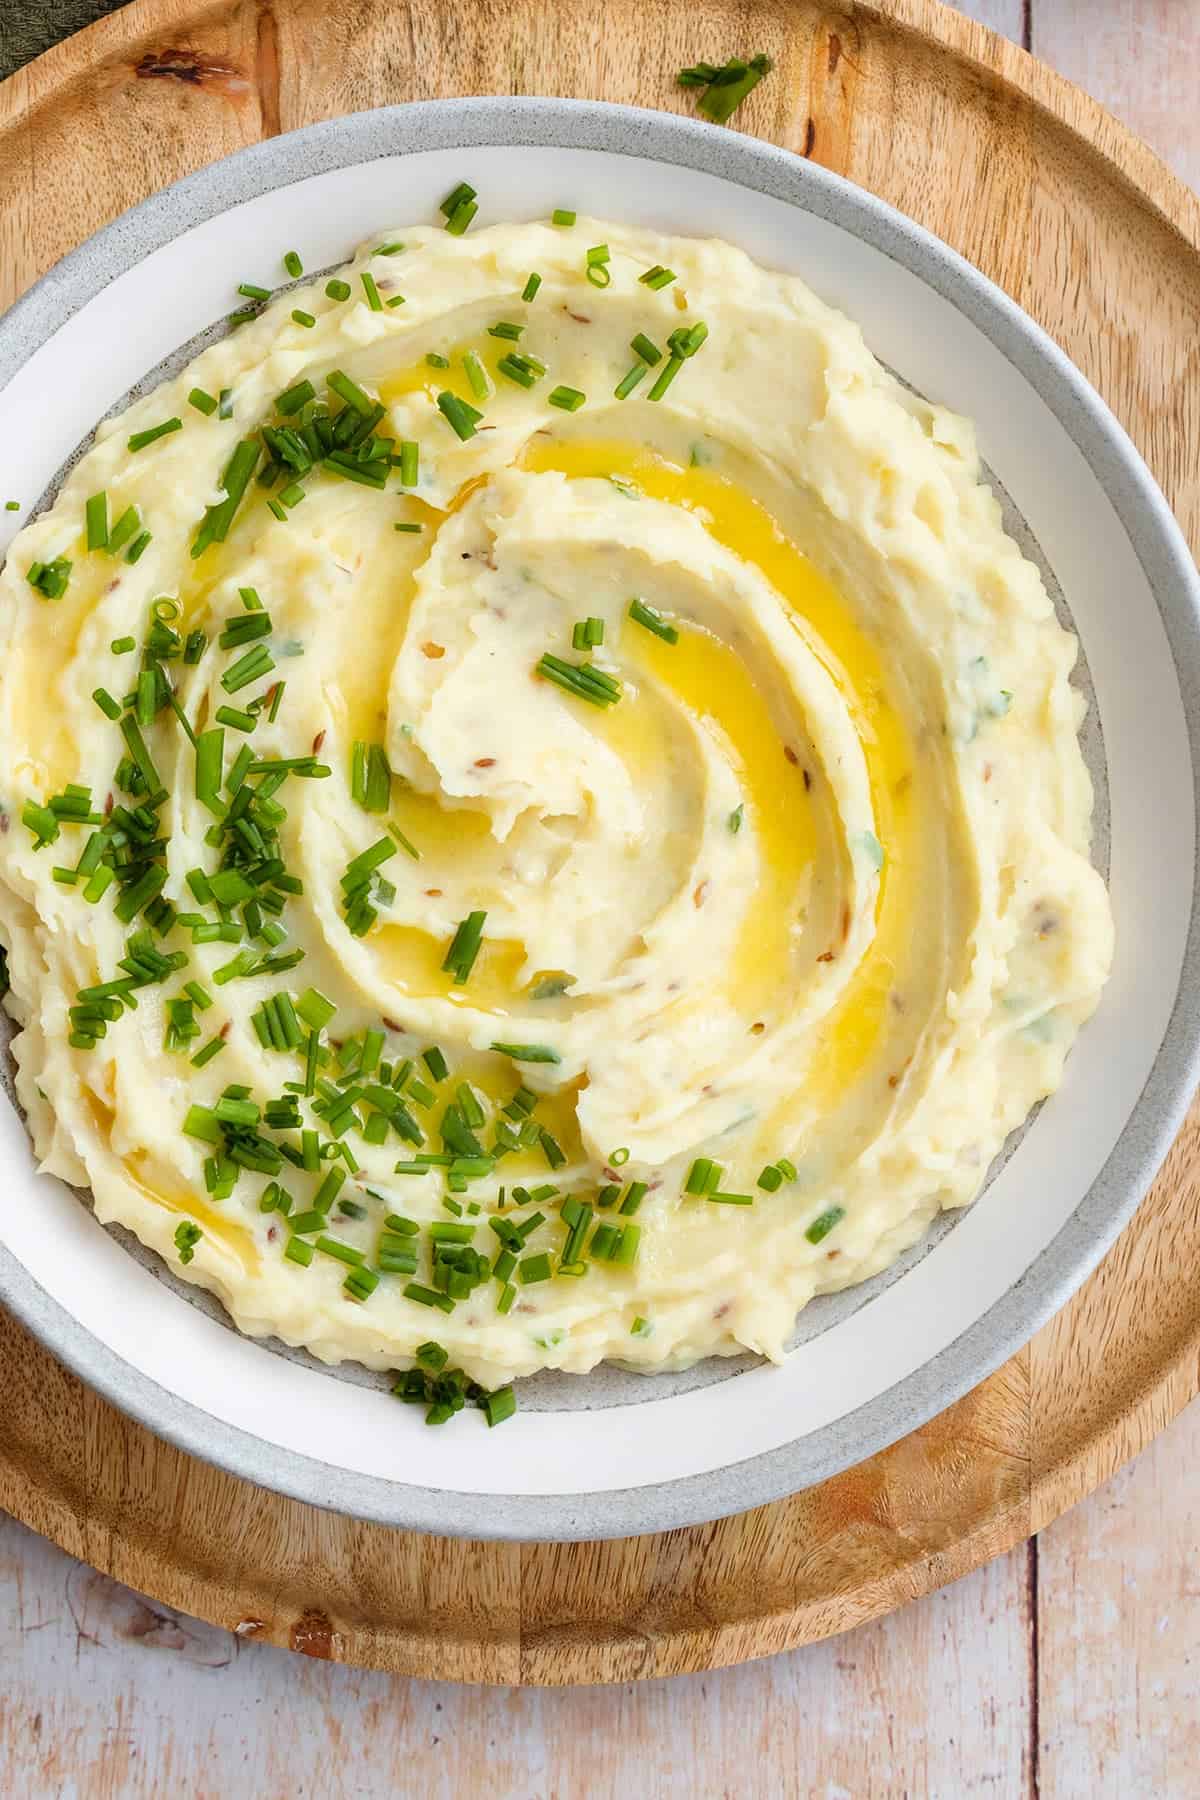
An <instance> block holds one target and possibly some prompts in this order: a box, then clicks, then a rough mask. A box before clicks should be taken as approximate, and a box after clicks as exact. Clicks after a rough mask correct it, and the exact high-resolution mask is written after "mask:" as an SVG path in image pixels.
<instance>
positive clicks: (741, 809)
mask: <svg viewBox="0 0 1200 1800" xmlns="http://www.w3.org/2000/svg"><path fill="white" fill-rule="evenodd" d="M745 817H746V803H745V801H744V800H742V801H739V802H738V804H737V805H736V806H735V807H734V809H733V811H732V812H731V813H730V815H729V821H728V823H729V829H730V831H731V832H732V833H733V835H734V836H735V837H736V836H737V834H738V832H739V831H740V830H741V829H742V822H743V820H744V819H745Z"/></svg>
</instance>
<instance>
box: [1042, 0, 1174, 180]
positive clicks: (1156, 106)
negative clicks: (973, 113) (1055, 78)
mask: <svg viewBox="0 0 1200 1800" xmlns="http://www.w3.org/2000/svg"><path fill="white" fill-rule="evenodd" d="M1033 51H1034V54H1035V56H1040V57H1043V58H1044V59H1045V60H1046V61H1047V62H1048V63H1050V64H1051V65H1052V66H1053V67H1054V68H1055V69H1058V70H1059V71H1060V73H1062V74H1063V75H1066V76H1067V77H1068V78H1069V79H1070V80H1071V81H1076V82H1078V83H1079V85H1080V87H1082V88H1084V89H1085V90H1086V92H1087V93H1089V94H1091V95H1093V96H1094V98H1095V99H1097V100H1099V101H1100V102H1101V104H1102V105H1103V106H1107V107H1108V108H1109V109H1110V110H1111V111H1112V112H1114V113H1115V114H1116V116H1117V118H1118V119H1120V120H1121V121H1122V122H1123V123H1124V124H1126V125H1128V126H1129V127H1130V129H1131V130H1133V131H1136V132H1137V134H1138V136H1139V137H1141V138H1144V139H1145V141H1146V142H1147V143H1148V144H1149V145H1150V146H1151V148H1152V149H1154V150H1157V152H1158V154H1159V155H1160V156H1161V157H1163V158H1164V159H1165V161H1166V162H1167V163H1169V164H1170V166H1171V168H1172V169H1174V171H1175V173H1176V174H1177V175H1180V176H1182V177H1183V179H1184V180H1185V181H1187V182H1190V183H1191V185H1192V186H1193V187H1195V188H1200V103H1198V101H1197V78H1198V76H1200V7H1197V5H1196V4H1195V0H1102V3H1101V4H1100V5H1097V4H1096V0H1037V4H1036V5H1035V7H1034V9H1033Z"/></svg>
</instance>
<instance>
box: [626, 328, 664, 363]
mask: <svg viewBox="0 0 1200 1800" xmlns="http://www.w3.org/2000/svg"><path fill="white" fill-rule="evenodd" d="M629 348H630V349H631V350H632V351H633V352H634V354H635V356H640V357H641V359H642V361H643V362H647V363H649V364H650V367H651V368H653V367H654V365H655V363H657V362H661V361H662V351H661V350H660V349H659V347H658V345H657V344H652V343H651V342H650V339H649V338H648V337H647V336H646V334H645V332H644V331H639V332H638V334H637V336H636V337H635V338H634V339H632V341H631V342H630V345H629Z"/></svg>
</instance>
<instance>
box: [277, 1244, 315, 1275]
mask: <svg viewBox="0 0 1200 1800" xmlns="http://www.w3.org/2000/svg"><path fill="white" fill-rule="evenodd" d="M283 1254H284V1255H285V1256H286V1257H287V1259H288V1261H289V1262H294V1263H299V1264H300V1266H301V1267H302V1268H304V1269H307V1268H308V1266H309V1264H310V1263H311V1262H312V1259H313V1257H314V1256H315V1255H316V1251H315V1250H314V1248H313V1246H312V1245H311V1244H310V1243H308V1242H306V1240H305V1239H304V1238H302V1237H295V1236H293V1237H290V1238H289V1239H288V1241H287V1244H286V1245H285V1246H284V1252H283Z"/></svg>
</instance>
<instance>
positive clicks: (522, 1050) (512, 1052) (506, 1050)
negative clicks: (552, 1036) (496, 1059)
mask: <svg viewBox="0 0 1200 1800" xmlns="http://www.w3.org/2000/svg"><path fill="white" fill-rule="evenodd" d="M492 1049H493V1050H498V1051H499V1053H500V1055H501V1056H507V1057H508V1058H509V1059H510V1060H511V1061H512V1062H527V1063H560V1062H561V1061H562V1057H561V1056H560V1055H559V1054H558V1051H557V1050H554V1049H552V1048H551V1046H550V1045H549V1044H501V1043H494V1044H493V1045H492Z"/></svg>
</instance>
